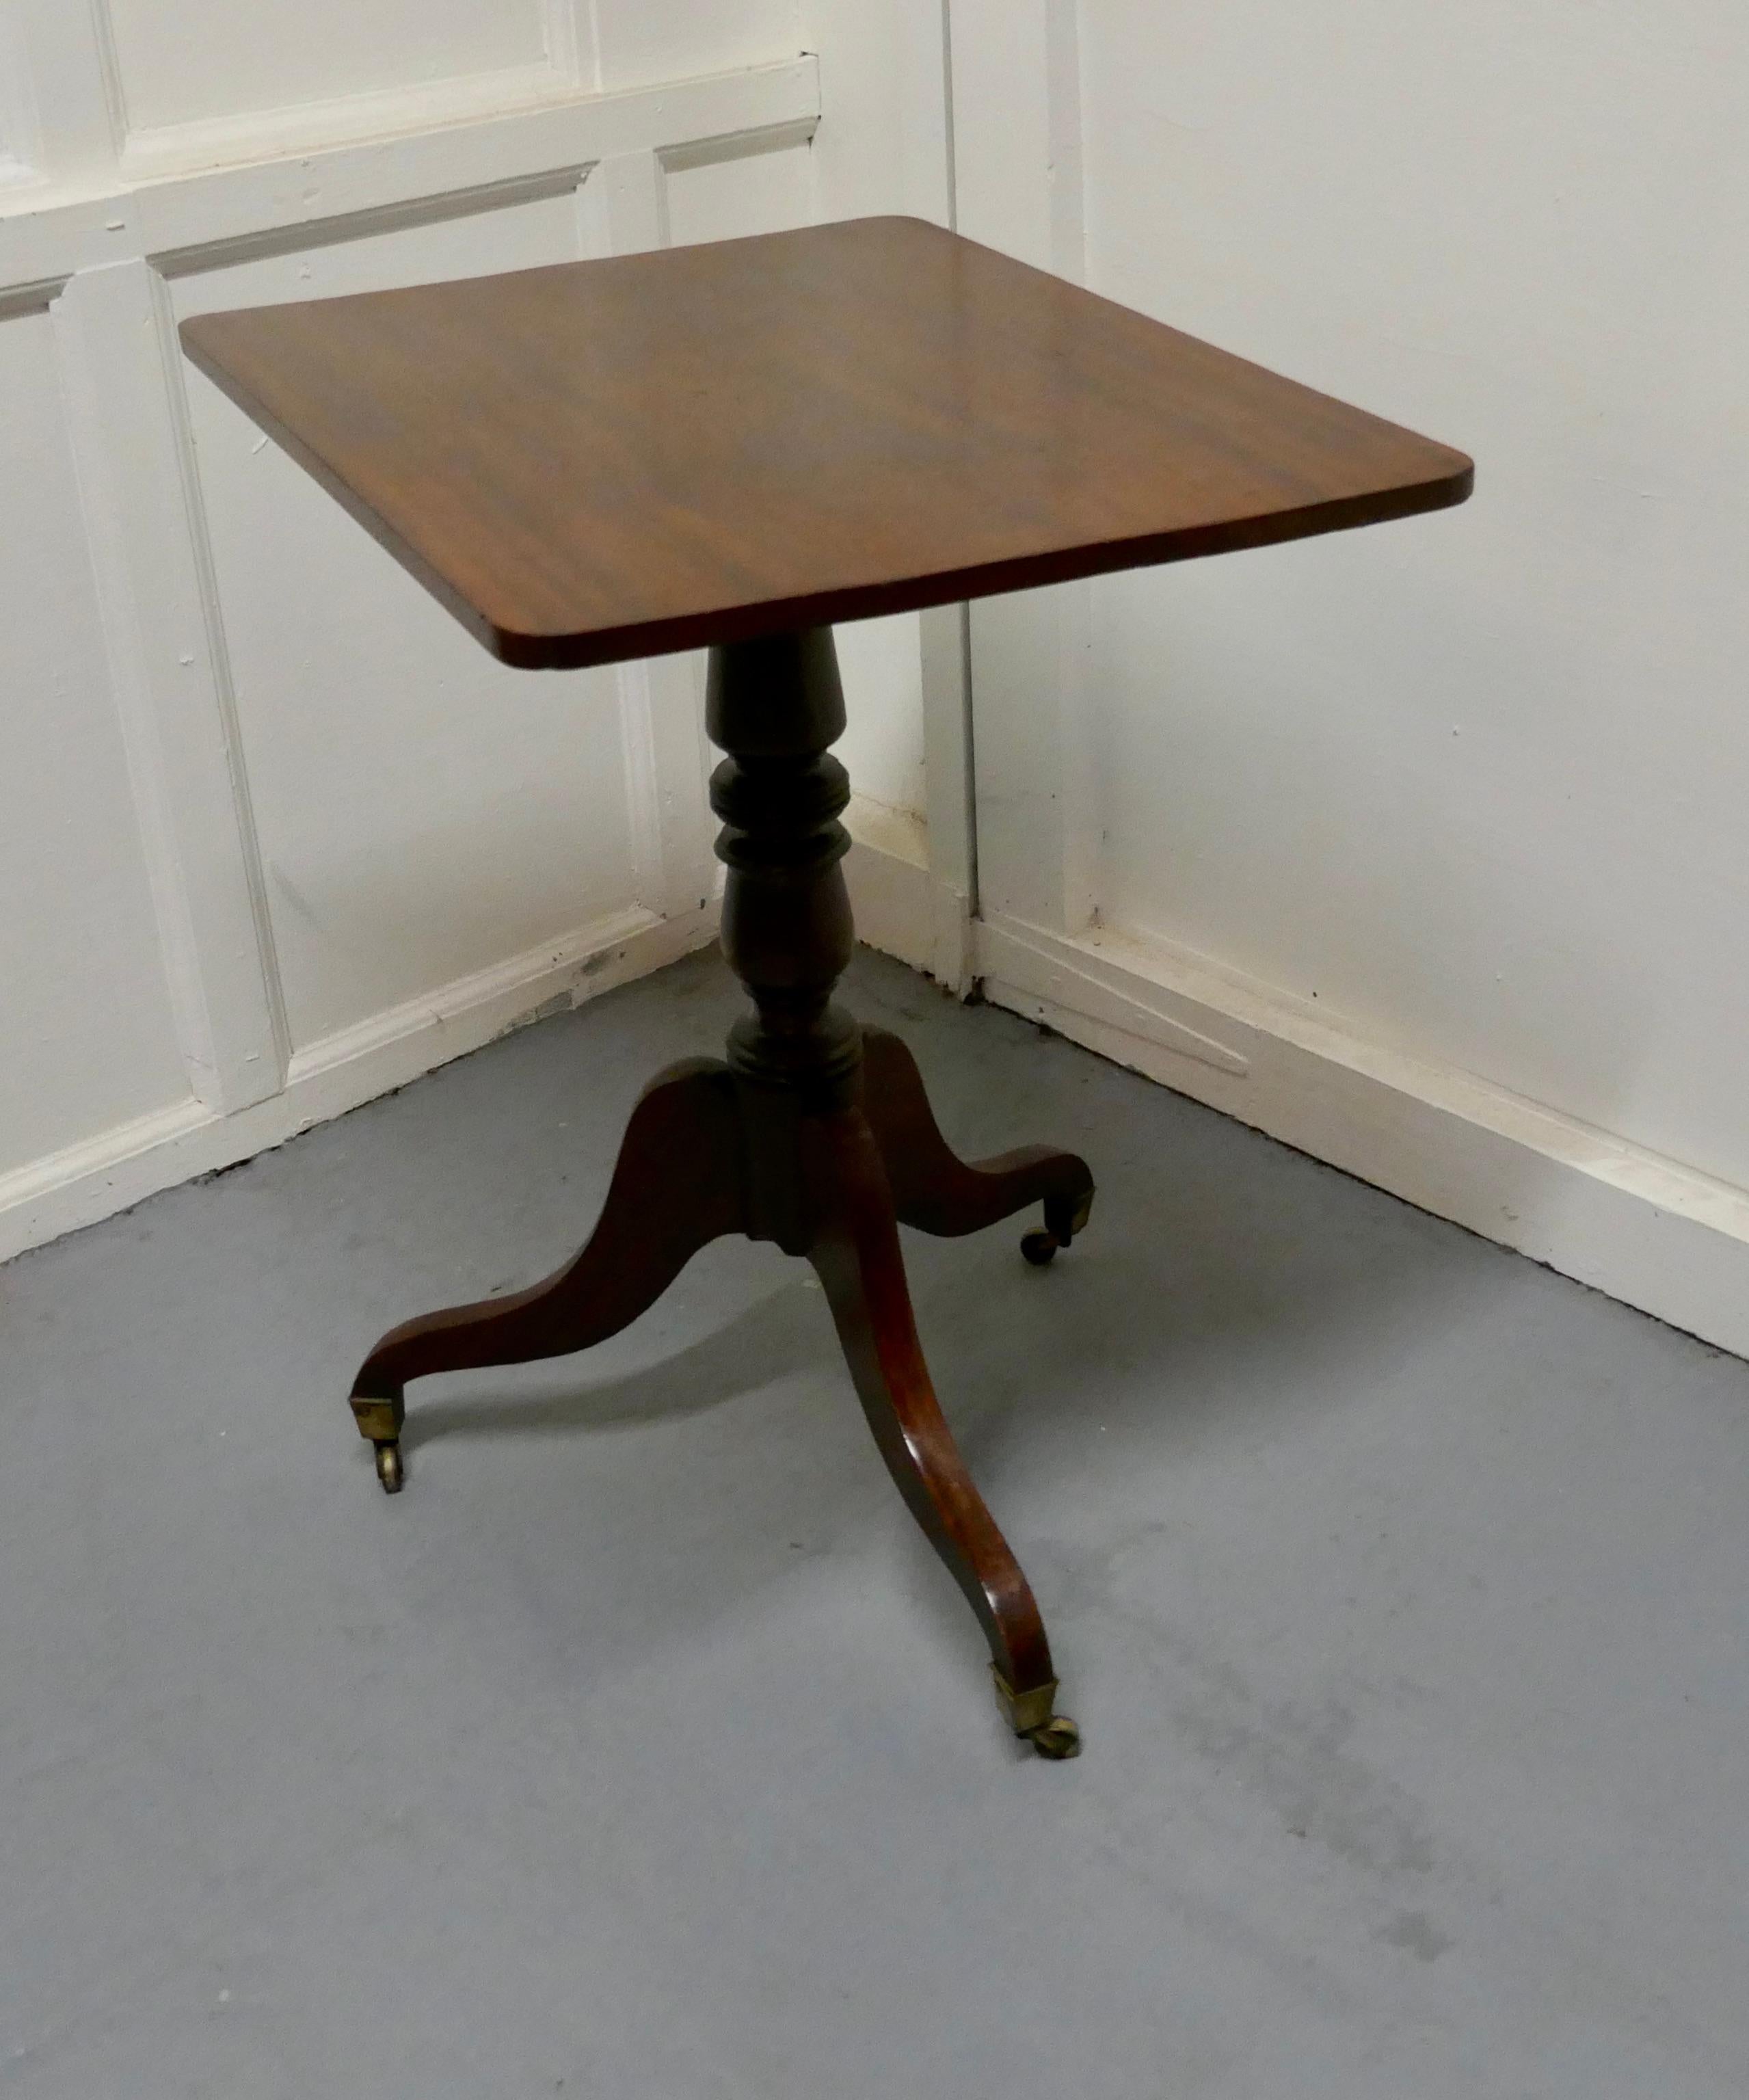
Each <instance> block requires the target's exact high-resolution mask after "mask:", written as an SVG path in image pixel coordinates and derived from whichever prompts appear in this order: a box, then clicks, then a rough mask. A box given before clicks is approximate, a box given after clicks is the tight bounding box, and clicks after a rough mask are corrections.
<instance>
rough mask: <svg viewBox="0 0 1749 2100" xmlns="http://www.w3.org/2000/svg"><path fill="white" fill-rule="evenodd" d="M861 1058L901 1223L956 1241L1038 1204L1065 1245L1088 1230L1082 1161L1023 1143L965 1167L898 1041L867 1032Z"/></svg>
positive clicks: (1087, 1181)
mask: <svg viewBox="0 0 1749 2100" xmlns="http://www.w3.org/2000/svg"><path fill="white" fill-rule="evenodd" d="M862 1056H863V1074H864V1079H863V1086H864V1092H865V1095H866V1104H867V1110H868V1118H869V1122H870V1125H871V1127H872V1128H873V1130H874V1133H875V1143H876V1144H877V1145H879V1148H880V1154H881V1158H883V1161H884V1162H886V1167H887V1179H888V1182H889V1183H890V1184H891V1185H892V1198H893V1207H894V1209H895V1210H896V1211H897V1215H898V1218H899V1222H900V1223H901V1224H905V1225H914V1226H915V1227H916V1229H917V1230H918V1231H919V1232H921V1233H935V1234H936V1236H937V1237H939V1238H942V1239H958V1237H960V1236H961V1234H962V1233H980V1232H982V1231H983V1230H984V1229H985V1226H986V1225H993V1224H1000V1222H1001V1221H1002V1219H1004V1218H1011V1217H1012V1216H1013V1215H1014V1214H1015V1211H1025V1210H1029V1209H1030V1208H1031V1207H1032V1206H1033V1204H1034V1203H1038V1204H1040V1205H1042V1207H1043V1210H1044V1214H1045V1224H1046V1230H1047V1231H1050V1232H1051V1233H1052V1235H1053V1237H1055V1239H1056V1240H1057V1242H1058V1243H1059V1245H1060V1246H1068V1243H1069V1241H1070V1239H1071V1238H1072V1237H1073V1235H1074V1234H1075V1233H1077V1232H1079V1231H1080V1230H1081V1229H1082V1226H1084V1225H1085V1224H1086V1221H1087V1212H1088V1210H1089V1208H1090V1206H1091V1203H1092V1201H1093V1176H1092V1175H1091V1174H1090V1173H1089V1172H1088V1171H1087V1163H1086V1161H1085V1160H1084V1159H1077V1158H1076V1157H1075V1155H1074V1154H1073V1153H1072V1152H1058V1151H1055V1149H1053V1148H1052V1147H1051V1146H1050V1145H1020V1146H1018V1147H1016V1149H1015V1150H1014V1151H1012V1152H1003V1153H999V1154H998V1155H997V1156H996V1157H995V1158H993V1159H980V1160H976V1161H973V1162H971V1163H969V1164H968V1163H967V1162H966V1161H965V1160H963V1159H962V1158H960V1157H959V1156H958V1154H957V1153H955V1152H954V1151H953V1150H952V1149H951V1148H950V1147H949V1145H948V1142H947V1140H946V1139H945V1137H943V1136H942V1135H941V1130H940V1128H939V1127H938V1126H937V1124H936V1119H935V1114H934V1111H933V1110H932V1109H931V1108H930V1105H929V1096H928V1095H927V1093H926V1092H924V1091H923V1074H921V1073H920V1072H919V1070H918V1069H917V1062H916V1060H915V1059H914V1057H912V1055H911V1053H910V1051H909V1050H907V1049H906V1048H905V1045H904V1043H901V1041H900V1039H899V1038H898V1037H897V1035H888V1033H887V1031H886V1030H885V1029H883V1028H866V1029H864V1030H863V1031H862Z"/></svg>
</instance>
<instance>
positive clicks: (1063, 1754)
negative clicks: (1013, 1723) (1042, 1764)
mask: <svg viewBox="0 0 1749 2100" xmlns="http://www.w3.org/2000/svg"><path fill="white" fill-rule="evenodd" d="M1026 1740H1027V1741H1028V1742H1029V1743H1030V1744H1031V1745H1032V1746H1033V1749H1035V1750H1037V1751H1038V1754H1039V1755H1040V1757H1042V1758H1051V1759H1052V1760H1053V1762H1055V1760H1057V1759H1059V1758H1078V1757H1079V1756H1080V1755H1081V1731H1080V1729H1079V1728H1077V1727H1076V1726H1075V1723H1073V1721H1072V1720H1070V1718H1068V1714H1052V1715H1051V1718H1050V1719H1049V1720H1048V1721H1046V1723H1044V1725H1043V1726H1042V1727H1038V1728H1029V1729H1028V1730H1027V1732H1026Z"/></svg>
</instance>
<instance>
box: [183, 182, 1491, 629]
mask: <svg viewBox="0 0 1749 2100" xmlns="http://www.w3.org/2000/svg"><path fill="white" fill-rule="evenodd" d="M182 333H183V342H184V343H185V345H186V346H187V351H188V353H189V355H191V357H192V358H193V360H195V362H196V364H199V365H200V367H201V368H202V369H203V370H205V372H206V373H209V375H210V376H211V377H213V378H214V380H215V381H217V382H218V384H219V386H222V387H223V388H224V389H225V390H226V391H227V393H228V394H230V395H231V397H232V398H233V399H235V400H236V401H237V402H238V403H239V404H240V405H241V406H242V407H243V408H245V410H246V411H247V412H248V413H249V415H250V416H251V417H253V418H254V419H255V420H256V421H258V422H259V423H260V424H261V425H262V426H263V427H264V428H266V429H267V430H270V431H271V432H272V433H273V435H275V437H277V438H278V439H279V440H280V443H282V444H284V446H285V447H286V448H287V449H288V450H289V451H290V452H292V453H293V455H294V456H295V457H297V459H299V460H301V461H302V463H303V464H304V465H305V466H306V467H307V468H308V469H309V470H311V473H313V474H315V475H316V476H317V478H318V479H319V480H320V481H321V482H322V483H324V486H326V487H328V489H329V490H330V491H331V492H333V494H334V495H335V496H337V498H338V499H339V500H340V501H341V502H342V503H343V504H344V505H346V508H347V509H348V510H350V512H351V513H352V514H353V515H354V516H355V518H358V519H359V521H360V522H361V523H363V525H364V526H365V527H367V528H368V530H369V531H370V532H372V534H374V535H375V536H376V537H377V539H378V540H381V542H382V544H383V545H385V547H387V548H388V549H390V552H391V553H393V554H394V555H395V556H396V557H397V558H398V559H399V560H400V561H401V562H403V563H404V564H405V566H406V567H408V569H410V570H411V571H412V573H413V574H414V575H415V576H418V577H419V578H420V579H421V581H422V582H424V583H425V585H427V586H428V587H429V588H430V589H431V590H433V591H434V592H435V593H436V594H437V595H438V597H439V598H441V599H442V600H443V602H444V603H445V604H447V606H448V607H450V608H451V610H452V611H454V612H455V613H456V615H458V616H459V617H460V619H461V620H463V621H465V623H466V624H467V625H468V626H469V628H470V629H472V630H473V631H474V633H476V634H477V635H478V637H480V639H481V640H482V642H484V643H485V644H486V645H487V647H488V648H490V649H491V650H492V651H494V652H495V653H496V654H497V655H500V656H501V657H503V658H504V660H506V661H508V662H510V663H513V664H523V665H527V666H531V667H536V668H538V667H543V666H556V665H576V664H598V663H607V662H611V661H614V660H617V659H619V658H623V657H632V656H643V655H656V654H659V653H661V652H662V651H667V650H675V649H681V648H686V647H690V646H695V645H699V644H703V643H706V642H724V641H732V640H736V639H739V638H742V637H751V636H755V635H759V634H765V633H777V632H778V631H780V630H784V629H794V628H800V627H806V626H812V625H818V624H826V623H830V622H833V621H837V620H853V619H860V618H862V617H865V616H867V615H872V614H876V613H886V612H894V611H902V610H905V609H907V608H910V607H919V606H925V605H932V604H941V603H945V602H949V601H952V600H954V599H958V598H970V597H978V596H982V595H985V594H986V593H992V592H997V591H1007V590H1014V589H1020V588H1022V587H1024V586H1027V585H1036V584H1043V583H1051V582H1057V581H1060V580H1064V579H1066V578H1068V577H1072V576H1090V575H1094V574H1097V573H1099V572H1101V571H1107V570H1112V569H1121V568H1128V567H1136V566H1139V565H1140V564H1143V563H1148V562H1166V561H1177V560H1182V559H1183V558H1187V557H1189V556H1192V555H1201V554H1218V553H1220V552H1222V551H1223V550H1225V549H1231V548H1238V547H1247V546H1257V545H1264V544H1267V543H1269V542H1272V541H1276V540H1293V539H1297V538H1302V537H1304V536H1306V535H1309V534H1311V533H1316V532H1334V531H1337V530H1340V529H1341V528H1343V527H1350V526H1356V525H1365V524H1370V523H1375V522H1377V521H1378V520H1381V519H1384V518H1396V517H1401V516H1404V515H1407V514H1410V513H1412V512H1416V511H1421V510H1438V509H1439V508H1441V507H1443V506H1444V505H1449V504H1453V503H1458V502H1461V501H1463V499H1464V497H1465V496H1466V495H1467V494H1468V492H1469V485H1470V477H1471V469H1470V463H1469V461H1468V460H1467V459H1466V458H1465V457H1464V456H1463V455H1462V454H1461V453H1460V452H1453V451H1452V450H1450V449H1449V448H1447V447H1446V446H1443V445H1440V444H1436V443H1433V442H1431V441H1430V440H1429V439H1425V438H1421V437H1417V436H1416V435H1413V434H1412V433H1411V432H1409V431H1408V430H1402V429H1399V427H1398V426H1395V425H1394V424H1391V423H1387V422H1384V421H1380V420H1379V418H1377V417H1374V416H1370V415H1368V414H1366V413H1364V412H1363V411H1361V410H1359V409H1358V408H1349V407H1346V405H1344V404H1342V403H1341V402H1339V401H1335V400H1332V399H1329V398H1328V396H1327V395H1322V394H1318V393H1315V392H1313V391H1312V390H1310V389H1309V388H1306V387H1304V386H1298V385H1297V384H1295V383H1294V382H1292V381H1290V380H1287V379H1284V378H1280V377H1277V376H1276V375H1275V374H1274V373H1270V372H1267V371H1264V370H1263V369H1262V368H1260V367H1258V366H1257V365H1254V364H1248V363H1247V362H1245V360H1243V359H1241V358H1238V357H1234V356H1231V355H1228V354H1227V352H1226V351H1220V350H1216V349H1214V348H1212V347H1211V346H1209V345H1208V344H1206V343H1204V342H1198V341H1197V340H1196V339H1195V338H1194V337H1190V336H1187V335H1183V334H1180V333H1178V332H1177V331H1176V330H1175V329H1170V328H1167V327H1165V326H1163V325H1162V324H1160V323H1159V322H1157V321H1153V320H1148V319H1147V318H1145V317H1144V316H1143V315H1139V314H1135V313H1132V312H1130V311H1128V310H1127V309H1126V308H1124V307H1118V306H1115V305H1113V304H1112V303H1111V302H1109V301H1108V300H1104V299H1101V298H1095V296H1094V295H1093V294H1091V293H1088V292H1085V291H1083V290H1081V289H1078V288H1077V287H1076V286H1074V285H1068V284H1065V283H1064V282H1062V281H1061V280H1059V279H1057V278H1055V277H1051V276H1046V275H1045V274H1043V273H1042V272H1041V271H1036V270H1033V269H1029V268H1028V267H1026V266H1025V265H1024V264H1022V263H1020V262H1013V261H1011V260H1010V259H1008V258H1007V257H1004V256H1001V255H998V254H995V253H994V252H993V251H992V250H990V249H985V248H982V247H980V246H978V245H976V244H975V243H973V242H971V241H969V240H962V239H961V238H959V237H958V236H957V235H954V234H950V233H947V232H943V231H942V230H941V229H940V228H939V227H934V226H931V225H928V224H927V223H924V222H923V221H921V220H917V219H903V218H877V219H858V220H852V221H849V222H848V223H843V224H839V225H831V226H822V227H808V228H805V229H804V230H802V231H800V232H791V233H779V234H770V235H765V236H760V237H759V238H756V239H753V240H734V241H725V242H721V243H717V244H713V245H705V246H700V247H694V248H687V249H668V250H664V251H662V252H660V253H657V254H647V255H634V256H626V257H619V258H610V259H608V260H605V261H601V262H579V263H569V264H562V265H559V266H557V267H552V268H548V269H544V270H534V271H517V272H513V273H511V274H509V275H505V276H496V277H485V278H478V279H474V280H469V281H466V282H461V283H452V284H443V285H421V286H416V287H413V288H412V289H404V290H397V291H389V292H374V293H363V294H361V295H358V296H355V297H351V298H338V299H322V300H316V301H313V302H308V303H305V304H302V305H288V306H280V307H264V308H260V309H258V310H254V311H245V312H240V313H228V314H209V315H203V316H201V317H200V318H199V319H197V320H191V321H188V322H186V323H185V324H183V330H182ZM311 615H312V616H313V617H314V616H319V607H312V608H311Z"/></svg>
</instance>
